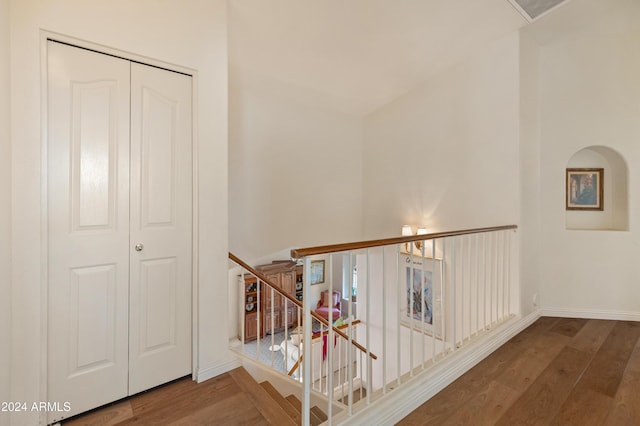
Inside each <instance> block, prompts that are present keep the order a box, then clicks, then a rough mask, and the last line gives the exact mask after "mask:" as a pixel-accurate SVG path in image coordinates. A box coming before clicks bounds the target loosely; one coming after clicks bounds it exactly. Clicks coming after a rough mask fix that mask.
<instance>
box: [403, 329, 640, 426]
mask: <svg viewBox="0 0 640 426" xmlns="http://www.w3.org/2000/svg"><path fill="white" fill-rule="evenodd" d="M639 338H640V323H636V322H627V321H603V320H585V319H573V318H549V317H543V318H540V319H539V320H538V321H537V322H536V323H534V324H533V325H532V326H530V327H529V328H527V329H526V330H524V331H523V332H522V333H520V334H518V335H517V336H516V337H514V338H513V339H511V340H510V341H509V342H507V343H506V344H504V345H503V346H502V347H501V348H500V349H498V350H497V351H496V352H494V353H493V354H491V355H490V356H489V357H487V358H486V359H485V360H483V361H482V362H481V363H479V364H478V365H477V366H475V367H474V368H473V369H471V370H469V371H468V372H467V373H466V374H464V375H463V376H462V377H460V378H459V379H458V380H456V381H455V382H454V383H452V384H451V385H450V386H448V387H447V388H445V389H444V390H443V391H442V392H440V393H438V394H437V395H436V396H434V397H433V398H431V399H430V400H429V401H427V402H426V403H424V404H423V405H421V406H420V407H418V409H416V410H415V411H414V412H412V413H411V414H409V415H408V416H407V417H405V418H404V419H403V420H402V421H400V422H399V423H398V424H399V425H403V426H412V425H465V426H466V425H504V426H512V425H580V426H582V425H608V426H619V425H640V339H639Z"/></svg>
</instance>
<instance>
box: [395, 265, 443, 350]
mask: <svg viewBox="0 0 640 426" xmlns="http://www.w3.org/2000/svg"><path fill="white" fill-rule="evenodd" d="M400 261H401V264H402V266H401V268H402V270H401V274H402V277H403V280H404V283H405V285H404V289H403V290H404V294H403V299H404V300H401V303H402V309H401V311H400V324H402V325H404V326H406V327H409V328H411V329H413V330H414V331H418V332H424V333H425V334H428V335H430V336H433V337H435V338H438V339H443V338H444V329H443V322H442V312H441V310H442V303H443V300H442V261H440V260H437V259H429V258H423V257H421V256H413V255H401V256H400Z"/></svg>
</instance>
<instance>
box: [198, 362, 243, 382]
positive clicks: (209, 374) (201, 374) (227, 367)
mask: <svg viewBox="0 0 640 426" xmlns="http://www.w3.org/2000/svg"><path fill="white" fill-rule="evenodd" d="M241 365H242V362H241V361H240V359H238V358H234V359H230V360H227V361H224V362H221V363H219V364H216V365H212V366H210V367H207V368H204V369H201V370H198V372H197V373H196V382H198V383H201V382H204V381H205V380H209V379H213V378H214V377H216V376H219V375H221V374H223V373H226V372H227V371H231V370H233V369H234V368H238V367H240V366H241Z"/></svg>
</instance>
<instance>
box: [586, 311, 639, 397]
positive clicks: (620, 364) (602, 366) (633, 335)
mask: <svg viewBox="0 0 640 426" xmlns="http://www.w3.org/2000/svg"><path fill="white" fill-rule="evenodd" d="M639 337H640V323H635V322H628V321H618V322H617V323H616V324H615V326H614V327H613V329H612V330H611V332H610V333H609V335H608V337H607V339H606V340H605V342H604V344H603V345H602V347H601V348H600V350H598V352H597V353H596V355H595V356H594V358H593V361H592V362H591V365H590V366H589V368H588V369H587V371H586V372H585V374H584V376H583V377H582V379H581V380H580V382H581V385H582V386H586V388H588V389H591V390H594V391H597V392H600V393H602V394H604V395H607V396H610V397H614V396H615V394H616V392H617V390H618V386H620V382H621V381H622V375H623V374H624V371H625V369H626V367H627V363H628V362H629V357H630V356H631V352H632V351H633V348H634V347H635V346H636V343H637V342H638V338H639Z"/></svg>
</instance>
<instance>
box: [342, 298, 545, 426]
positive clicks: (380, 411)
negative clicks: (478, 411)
mask: <svg viewBox="0 0 640 426" xmlns="http://www.w3.org/2000/svg"><path fill="white" fill-rule="evenodd" d="M541 313H542V312H541V311H540V310H537V311H535V312H532V313H531V314H529V315H527V316H526V317H524V318H515V319H512V320H511V321H509V322H508V323H506V324H504V325H503V326H501V327H498V328H496V329H495V330H492V331H491V332H490V333H488V334H487V336H486V337H485V338H483V339H481V340H479V341H477V342H472V343H470V344H469V345H468V346H465V347H464V348H462V349H460V350H459V351H457V352H455V353H453V354H451V355H450V356H449V357H447V358H445V359H444V360H442V361H440V362H439V363H438V364H437V365H435V366H434V367H433V368H431V369H429V370H428V371H426V372H424V373H423V374H420V375H418V376H415V377H414V378H413V379H411V380H410V381H408V382H407V383H405V384H403V385H402V386H401V387H400V388H398V389H395V390H393V391H390V392H388V393H387V394H386V395H384V396H383V397H381V398H380V399H378V400H376V401H375V402H374V403H373V404H372V405H371V406H370V407H368V408H367V409H366V410H363V411H360V412H358V413H355V414H354V415H353V416H351V417H349V418H342V419H337V420H338V422H337V423H336V424H339V425H371V424H395V423H397V422H399V421H400V420H402V419H403V418H404V417H406V416H407V415H408V414H409V413H411V412H412V411H414V410H415V409H416V408H418V407H419V406H420V405H422V404H423V403H425V402H426V401H427V400H428V399H430V398H431V397H433V396H434V395H435V394H437V393H438V392H440V391H441V390H442V389H444V388H445V387H447V386H448V385H450V384H451V383H453V382H454V381H455V380H456V379H457V378H458V377H460V376H462V375H463V374H464V373H466V372H467V371H468V370H470V369H471V368H472V367H474V366H475V365H476V364H478V363H479V362H480V361H482V360H483V359H484V358H486V357H487V356H489V355H490V354H491V353H493V352H494V351H495V350H496V349H498V348H499V347H500V346H502V345H503V344H504V343H506V342H507V341H508V340H509V339H511V338H512V337H514V336H515V335H516V334H518V333H520V332H521V331H522V330H524V329H525V328H527V327H529V326H530V325H531V324H533V323H534V322H535V321H536V320H537V319H538V318H540V316H541Z"/></svg>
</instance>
